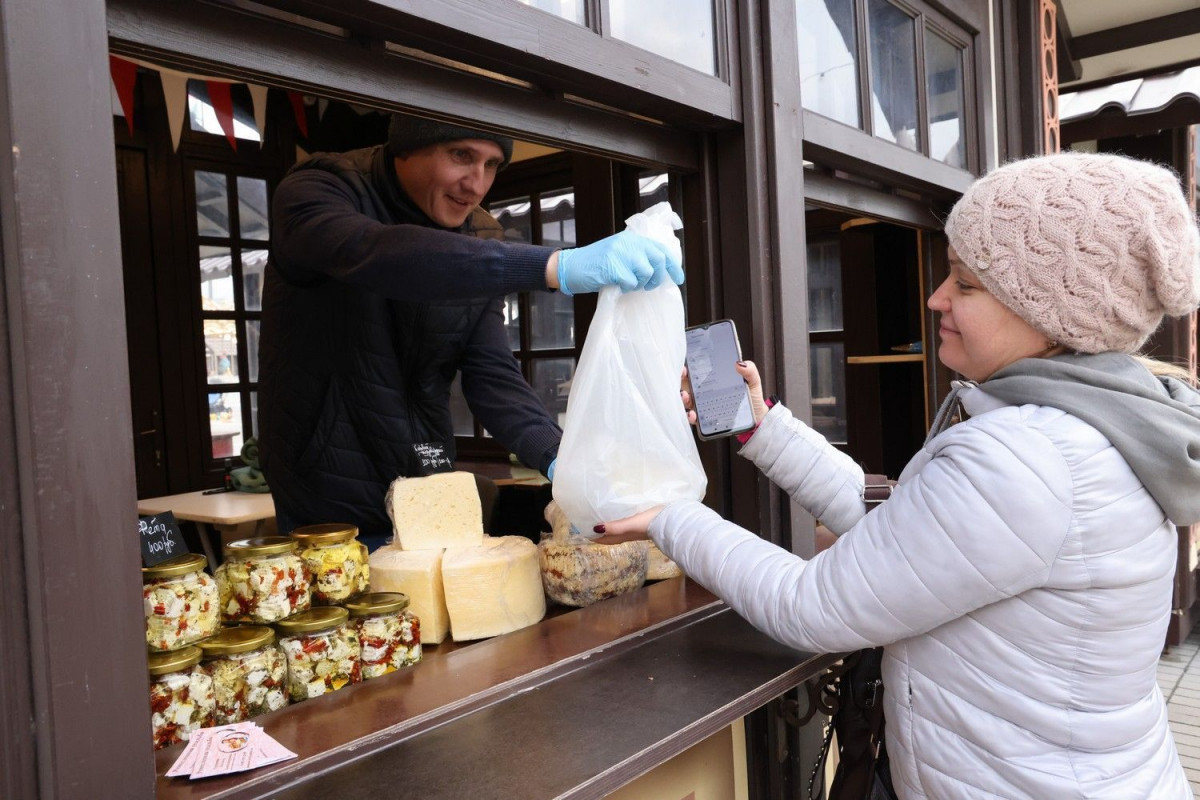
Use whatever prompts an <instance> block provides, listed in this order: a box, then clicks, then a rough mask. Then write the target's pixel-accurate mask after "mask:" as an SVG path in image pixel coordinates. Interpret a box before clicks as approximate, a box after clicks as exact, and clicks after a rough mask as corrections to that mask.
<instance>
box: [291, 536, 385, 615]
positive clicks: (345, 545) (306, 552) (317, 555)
mask: <svg viewBox="0 0 1200 800" xmlns="http://www.w3.org/2000/svg"><path fill="white" fill-rule="evenodd" d="M357 536H358V528H357V527H355V526H354V525H348V524H345V523H336V522H335V523H328V524H323V525H305V526H303V527H300V528H296V529H295V530H294V531H292V538H293V539H295V540H296V541H297V542H298V543H299V544H300V558H301V559H302V560H303V561H304V566H306V567H308V573H309V575H311V576H312V598H313V603H314V604H316V605H326V606H329V605H336V604H338V603H341V602H343V601H345V600H349V599H350V598H352V597H357V596H358V595H360V594H362V593H363V592H365V591H366V590H367V583H368V578H369V575H370V572H369V570H370V568H369V567H368V566H367V546H366V545H365V544H363V543H362V542H360V541H358V539H357V538H356V537H357Z"/></svg>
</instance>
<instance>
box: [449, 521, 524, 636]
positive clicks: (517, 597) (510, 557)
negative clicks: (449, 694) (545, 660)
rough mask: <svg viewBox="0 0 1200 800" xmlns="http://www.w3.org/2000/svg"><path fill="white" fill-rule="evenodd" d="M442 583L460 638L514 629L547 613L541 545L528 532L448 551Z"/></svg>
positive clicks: (453, 628)
mask: <svg viewBox="0 0 1200 800" xmlns="http://www.w3.org/2000/svg"><path fill="white" fill-rule="evenodd" d="M442 583H443V585H444V586H445V588H446V608H447V610H449V612H450V635H451V636H452V637H454V641H456V642H462V641H468V640H470V639H483V638H485V637H487V636H498V635H500V634H502V633H508V632H509V631H515V630H518V629H520V628H524V627H526V626H528V625H532V624H534V623H535V622H538V621H539V620H541V618H542V617H543V616H545V614H546V597H545V595H543V594H542V578H541V575H540V573H539V571H538V553H537V546H536V545H535V544H534V543H533V542H531V541H530V540H529V539H526V538H525V537H524V536H494V537H493V536H485V537H484V539H483V543H482V544H480V545H478V546H477V547H463V548H459V549H457V550H447V551H446V554H445V556H443V558H442Z"/></svg>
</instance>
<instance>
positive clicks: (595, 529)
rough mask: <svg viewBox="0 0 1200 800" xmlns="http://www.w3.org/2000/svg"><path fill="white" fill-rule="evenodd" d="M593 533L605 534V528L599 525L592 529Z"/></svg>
mask: <svg viewBox="0 0 1200 800" xmlns="http://www.w3.org/2000/svg"><path fill="white" fill-rule="evenodd" d="M592 532H593V533H604V526H603V525H597V526H596V527H594V528H592Z"/></svg>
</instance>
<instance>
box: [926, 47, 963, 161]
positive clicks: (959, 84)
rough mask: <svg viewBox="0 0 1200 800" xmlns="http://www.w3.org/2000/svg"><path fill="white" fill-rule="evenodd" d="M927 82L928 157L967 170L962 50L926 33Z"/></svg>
mask: <svg viewBox="0 0 1200 800" xmlns="http://www.w3.org/2000/svg"><path fill="white" fill-rule="evenodd" d="M925 82H926V84H927V86H926V90H927V92H928V94H929V100H928V102H929V155H930V156H932V157H933V158H936V159H937V160H938V161H945V162H946V163H947V164H949V165H951V166H954V167H966V165H967V151H966V141H965V138H966V137H965V131H964V130H963V128H964V121H965V119H966V116H965V115H964V114H963V62H962V50H960V49H959V48H958V47H957V46H956V45H954V44H951V43H950V42H948V41H946V40H945V39H943V38H942V37H941V36H938V35H937V34H936V33H934V32H933V31H930V30H928V29H927V30H926V31H925Z"/></svg>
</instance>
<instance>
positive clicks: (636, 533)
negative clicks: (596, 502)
mask: <svg viewBox="0 0 1200 800" xmlns="http://www.w3.org/2000/svg"><path fill="white" fill-rule="evenodd" d="M662 510H663V507H662V506H655V507H654V508H651V509H647V510H646V511H643V512H641V513H639V514H634V515H633V516H632V517H625V519H619V520H616V521H614V522H605V523H603V524H600V525H597V526H596V527H595V528H593V531H594V532H595V533H599V534H603V535H602V536H600V537H599V538H597V539H593V540H592V543H593V544H621V542H634V541H639V540H642V539H649V538H650V536H649V534H648V533H647V531H649V530H650V523H651V522H653V521H654V518H655V517H657V516H658V512H660V511H662Z"/></svg>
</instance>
